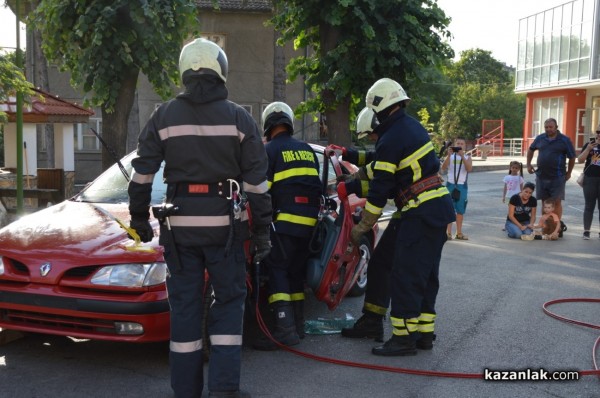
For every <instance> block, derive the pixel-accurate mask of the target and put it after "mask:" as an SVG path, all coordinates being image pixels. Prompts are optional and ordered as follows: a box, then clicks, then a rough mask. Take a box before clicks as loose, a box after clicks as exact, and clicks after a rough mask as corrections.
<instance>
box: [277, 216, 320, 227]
mask: <svg viewBox="0 0 600 398" xmlns="http://www.w3.org/2000/svg"><path fill="white" fill-rule="evenodd" d="M276 221H287V222H291V223H294V224H301V225H308V226H309V227H314V226H315V225H317V219H316V218H313V217H303V216H297V215H295V214H290V213H279V214H277V219H276Z"/></svg>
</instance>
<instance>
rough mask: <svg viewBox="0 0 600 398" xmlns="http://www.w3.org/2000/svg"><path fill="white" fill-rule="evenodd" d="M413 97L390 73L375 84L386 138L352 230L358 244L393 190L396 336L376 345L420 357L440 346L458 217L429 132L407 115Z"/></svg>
mask: <svg viewBox="0 0 600 398" xmlns="http://www.w3.org/2000/svg"><path fill="white" fill-rule="evenodd" d="M409 100H410V98H409V97H408V96H407V95H406V92H405V91H404V89H403V88H402V86H400V84H398V83H397V82H396V81H394V80H392V79H387V78H384V79H380V80H378V81H377V82H375V84H373V86H372V87H371V88H370V89H369V91H368V93H367V96H366V104H367V106H368V107H369V108H371V109H373V111H374V112H375V114H376V116H377V119H378V120H379V122H380V124H379V126H378V127H377V128H376V132H377V134H378V136H379V139H378V141H377V144H376V146H375V162H374V164H373V179H372V180H371V182H370V184H369V190H368V194H367V204H366V205H365V209H364V211H363V218H362V220H361V221H360V223H359V224H358V225H356V226H355V227H354V228H353V229H352V233H351V235H352V239H353V240H354V241H355V242H356V241H358V240H359V239H360V237H361V236H362V234H364V233H365V232H366V231H368V230H370V229H371V228H372V226H373V224H374V223H375V222H376V221H377V219H378V218H379V216H380V215H381V212H382V210H383V207H384V206H385V204H386V202H387V200H388V198H389V196H390V193H391V194H392V195H393V197H394V202H395V204H396V207H397V211H396V212H395V213H394V215H393V216H392V220H391V221H390V223H389V225H388V227H387V228H392V229H393V233H392V234H391V236H388V237H387V238H389V239H391V240H393V244H392V245H390V246H393V250H392V251H390V252H389V253H388V254H389V256H390V258H389V259H388V260H391V261H388V264H390V266H391V270H390V278H389V279H390V288H389V292H390V296H391V311H390V320H391V323H392V330H393V335H392V337H391V338H390V339H389V340H388V341H386V342H385V343H384V344H383V345H381V346H378V347H374V348H373V349H372V353H373V354H375V355H383V356H397V355H415V354H416V353H417V348H420V349H431V348H432V347H433V343H432V342H433V338H434V334H433V332H434V321H435V317H436V312H435V300H436V297H437V292H438V289H439V279H438V276H439V265H440V258H441V253H442V248H443V246H444V243H445V242H446V226H447V224H448V223H449V222H452V221H454V219H455V215H454V211H453V205H452V200H451V199H450V194H449V192H448V190H447V189H446V188H445V187H444V186H443V185H442V183H441V179H440V178H439V176H438V171H439V167H440V162H439V159H438V157H437V155H436V153H435V150H434V148H433V145H432V143H431V141H430V139H429V135H428V133H427V130H425V128H424V127H423V126H422V125H421V124H420V123H419V122H418V121H417V120H415V119H414V118H412V117H410V116H408V115H407V114H406V105H407V102H408V101H409ZM382 239H383V238H382ZM370 283H371V280H370V279H369V284H370ZM366 307H367V306H366V305H365V309H366V310H368V308H366ZM373 309H374V310H375V311H372V312H373V313H375V314H376V313H377V308H373ZM382 310H383V311H382V314H385V308H383V309H382Z"/></svg>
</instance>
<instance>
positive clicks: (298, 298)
mask: <svg viewBox="0 0 600 398" xmlns="http://www.w3.org/2000/svg"><path fill="white" fill-rule="evenodd" d="M304 298H305V296H304V293H292V294H290V300H292V301H302V300H304Z"/></svg>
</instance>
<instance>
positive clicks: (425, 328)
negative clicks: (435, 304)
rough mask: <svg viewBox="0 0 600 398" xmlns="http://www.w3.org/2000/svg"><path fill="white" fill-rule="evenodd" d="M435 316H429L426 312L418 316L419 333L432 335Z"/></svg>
mask: <svg viewBox="0 0 600 398" xmlns="http://www.w3.org/2000/svg"><path fill="white" fill-rule="evenodd" d="M435 316H436V315H435V314H430V313H426V312H423V313H421V315H419V328H418V329H419V332H421V333H433V327H434V323H435Z"/></svg>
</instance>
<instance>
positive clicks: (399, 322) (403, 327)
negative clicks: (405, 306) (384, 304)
mask: <svg viewBox="0 0 600 398" xmlns="http://www.w3.org/2000/svg"><path fill="white" fill-rule="evenodd" d="M390 320H391V321H392V327H393V328H392V332H393V333H394V334H395V335H396V336H408V335H409V334H410V333H415V332H416V331H417V329H418V323H419V319H417V318H410V319H406V320H405V319H402V318H394V317H390Z"/></svg>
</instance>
